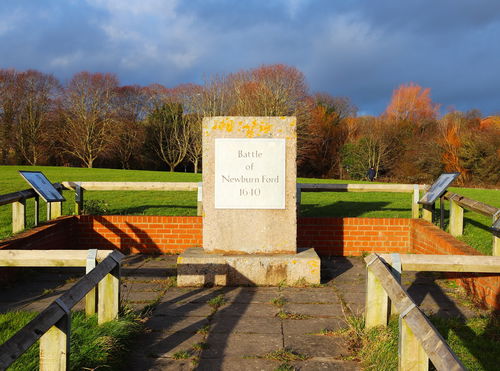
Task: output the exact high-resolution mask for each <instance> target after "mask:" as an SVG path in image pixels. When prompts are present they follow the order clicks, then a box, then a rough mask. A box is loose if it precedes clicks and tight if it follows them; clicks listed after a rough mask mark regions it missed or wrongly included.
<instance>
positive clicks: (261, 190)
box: [215, 138, 286, 209]
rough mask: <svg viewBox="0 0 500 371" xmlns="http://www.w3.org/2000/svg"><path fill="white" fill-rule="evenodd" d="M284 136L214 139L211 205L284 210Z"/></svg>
mask: <svg viewBox="0 0 500 371" xmlns="http://www.w3.org/2000/svg"><path fill="white" fill-rule="evenodd" d="M285 160H286V159H285V139H269V138H252V139H248V138H216V139H215V208H216V209H284V208H285Z"/></svg>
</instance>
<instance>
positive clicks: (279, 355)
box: [262, 348, 310, 362]
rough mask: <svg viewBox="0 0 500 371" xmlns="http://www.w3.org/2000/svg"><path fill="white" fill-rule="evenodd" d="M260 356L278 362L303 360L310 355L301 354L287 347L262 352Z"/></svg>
mask: <svg viewBox="0 0 500 371" xmlns="http://www.w3.org/2000/svg"><path fill="white" fill-rule="evenodd" d="M262 358H265V359H271V360H274V361H279V362H294V361H305V360H307V359H309V358H310V357H309V356H308V355H307V354H301V353H299V352H296V351H294V350H292V349H289V348H283V349H279V350H275V351H274V352H269V353H266V354H264V356H263V357H262Z"/></svg>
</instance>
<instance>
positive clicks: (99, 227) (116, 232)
mask: <svg viewBox="0 0 500 371" xmlns="http://www.w3.org/2000/svg"><path fill="white" fill-rule="evenodd" d="M78 227H79V228H78V230H79V240H80V247H81V248H83V249H90V248H94V249H95V248H104V249H112V248H118V249H120V250H121V251H122V252H124V253H146V254H159V253H181V252H183V251H184V250H186V249H187V248H189V247H196V246H202V243H203V242H202V228H203V225H202V218H201V217H197V216H193V217H189V216H127V215H107V216H89V215H83V216H79V217H78ZM101 246H102V247H101Z"/></svg>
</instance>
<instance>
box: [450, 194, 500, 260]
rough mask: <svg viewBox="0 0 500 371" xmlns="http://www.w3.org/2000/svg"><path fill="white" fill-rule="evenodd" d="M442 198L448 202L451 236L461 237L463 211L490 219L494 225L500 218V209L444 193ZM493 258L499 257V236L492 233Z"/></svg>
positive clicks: (457, 195)
mask: <svg viewBox="0 0 500 371" xmlns="http://www.w3.org/2000/svg"><path fill="white" fill-rule="evenodd" d="M444 198H445V199H447V200H448V201H450V225H449V231H450V234H451V235H452V236H455V237H456V236H461V235H462V234H463V231H464V209H467V210H470V211H473V212H475V213H478V214H481V215H485V216H488V217H490V218H492V222H493V223H494V222H495V221H496V219H497V218H500V208H497V207H494V206H491V205H487V204H485V203H482V202H479V201H476V200H472V199H470V198H467V197H465V196H461V195H459V194H456V193H452V192H446V193H445V195H444ZM492 255H493V256H500V236H499V235H498V233H496V232H493V253H492Z"/></svg>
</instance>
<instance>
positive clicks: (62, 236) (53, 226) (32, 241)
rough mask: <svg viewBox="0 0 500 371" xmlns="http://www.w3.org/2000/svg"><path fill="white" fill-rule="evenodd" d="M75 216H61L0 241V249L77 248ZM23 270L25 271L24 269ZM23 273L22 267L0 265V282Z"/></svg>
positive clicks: (10, 279) (13, 278) (7, 280)
mask: <svg viewBox="0 0 500 371" xmlns="http://www.w3.org/2000/svg"><path fill="white" fill-rule="evenodd" d="M76 229H77V225H76V218H75V217H72V216H69V217H62V218H59V219H56V220H51V221H50V222H48V223H46V224H44V225H42V226H40V227H36V228H32V229H30V230H28V231H26V232H23V233H20V234H17V235H16V236H14V237H12V238H8V239H6V240H3V241H0V249H10V250H12V249H16V250H63V249H78V248H79V246H78V239H75V238H74V236H75V233H76ZM24 272H25V271H24ZM22 274H23V268H15V267H0V283H7V282H11V281H14V280H15V279H16V277H18V276H19V275H22Z"/></svg>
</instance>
